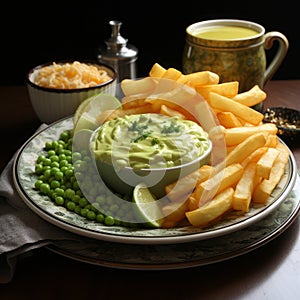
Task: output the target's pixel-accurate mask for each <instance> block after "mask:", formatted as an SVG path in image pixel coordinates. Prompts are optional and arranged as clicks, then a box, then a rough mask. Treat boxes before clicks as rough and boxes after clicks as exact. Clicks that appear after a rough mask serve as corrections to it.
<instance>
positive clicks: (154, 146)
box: [93, 113, 210, 169]
mask: <svg viewBox="0 0 300 300" xmlns="http://www.w3.org/2000/svg"><path fill="white" fill-rule="evenodd" d="M209 146H210V142H209V139H208V134H207V133H206V132H205V131H204V130H203V129H202V127H201V126H199V125H198V124H197V123H195V122H193V121H190V120H182V119H180V118H178V117H169V116H165V115H160V114H154V113H147V114H138V115H128V116H125V117H119V118H116V119H113V120H111V121H107V122H105V123H104V124H103V125H102V126H101V127H99V128H98V130H97V133H96V137H95V140H94V143H93V150H94V154H95V159H96V161H97V160H99V161H103V162H106V163H113V165H114V166H115V168H117V169H121V168H123V167H128V166H130V167H132V168H134V169H149V168H165V167H174V166H178V165H181V164H185V163H188V162H191V161H193V160H195V159H196V158H198V157H200V156H201V155H202V154H203V153H204V152H205V151H206V150H207V149H208V148H209Z"/></svg>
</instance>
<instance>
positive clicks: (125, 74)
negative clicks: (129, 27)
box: [98, 21, 138, 82]
mask: <svg viewBox="0 0 300 300" xmlns="http://www.w3.org/2000/svg"><path fill="white" fill-rule="evenodd" d="M109 25H111V27H112V34H111V37H110V38H109V39H108V40H106V41H105V44H106V48H105V47H104V48H102V49H100V52H99V54H98V60H99V62H101V63H104V64H107V65H110V66H111V67H113V68H114V69H115V70H116V71H117V74H118V82H121V81H122V80H123V79H125V78H127V79H135V78H136V60H137V53H138V50H137V48H136V47H135V46H133V45H129V44H127V39H125V38H123V37H122V36H121V35H120V27H121V25H122V22H120V21H110V22H109Z"/></svg>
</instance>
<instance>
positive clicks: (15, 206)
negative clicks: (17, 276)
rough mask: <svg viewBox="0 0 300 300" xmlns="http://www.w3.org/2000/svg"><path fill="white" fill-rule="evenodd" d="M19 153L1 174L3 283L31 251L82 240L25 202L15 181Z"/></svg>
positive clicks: (0, 278)
mask: <svg viewBox="0 0 300 300" xmlns="http://www.w3.org/2000/svg"><path fill="white" fill-rule="evenodd" d="M15 156H16V154H15V155H14V156H13V158H12V159H11V160H10V161H9V163H8V164H7V166H6V167H5V169H4V170H3V172H2V173H1V175H0V283H7V282H9V281H11V279H12V278H13V274H14V271H15V268H16V265H17V260H18V258H19V257H22V256H24V255H28V254H29V253H30V251H31V250H33V249H36V248H40V247H43V246H46V245H49V244H56V243H57V244H59V245H62V243H64V242H66V243H69V242H70V241H72V242H74V241H75V242H78V243H80V242H82V240H81V238H80V236H79V235H76V234H73V233H70V232H68V231H66V230H63V229H60V228H58V227H57V226H54V225H52V224H50V223H48V222H47V221H45V220H43V219H42V218H41V217H39V216H38V215H37V214H35V213H34V212H33V211H32V210H31V209H30V208H29V207H28V206H27V205H26V204H25V203H24V202H23V200H22V199H21V197H20V196H19V195H18V192H17V191H16V189H15V187H14V182H13V163H14V159H15ZM75 244H76V245H77V246H78V244H77V243H75Z"/></svg>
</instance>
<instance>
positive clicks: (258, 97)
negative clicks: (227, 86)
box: [232, 85, 267, 106]
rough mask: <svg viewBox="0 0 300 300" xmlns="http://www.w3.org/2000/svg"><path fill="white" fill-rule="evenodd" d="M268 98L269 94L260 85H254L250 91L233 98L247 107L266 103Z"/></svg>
mask: <svg viewBox="0 0 300 300" xmlns="http://www.w3.org/2000/svg"><path fill="white" fill-rule="evenodd" d="M266 97H267V94H266V93H265V92H264V91H263V90H262V89H261V88H260V87H259V86H258V85H254V86H253V87H252V88H251V89H250V90H248V91H246V92H243V93H239V94H237V95H235V96H233V97H232V100H234V101H237V102H239V103H241V104H243V105H246V106H253V105H256V104H258V103H261V102H262V101H264V100H265V99H266Z"/></svg>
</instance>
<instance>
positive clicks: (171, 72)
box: [161, 68, 182, 81]
mask: <svg viewBox="0 0 300 300" xmlns="http://www.w3.org/2000/svg"><path fill="white" fill-rule="evenodd" d="M181 75H182V73H181V72H180V71H178V70H177V69H174V68H169V69H167V70H166V71H165V72H164V73H163V74H162V76H161V78H166V79H172V80H175V81H176V80H177V79H179V78H180V77H181Z"/></svg>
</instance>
